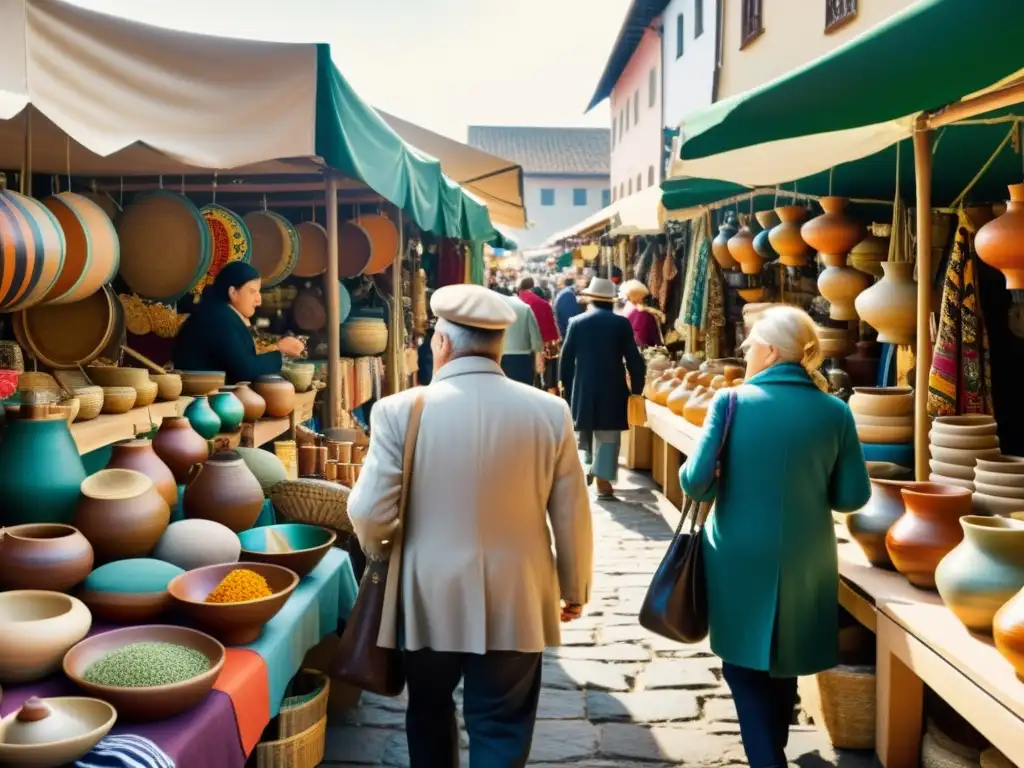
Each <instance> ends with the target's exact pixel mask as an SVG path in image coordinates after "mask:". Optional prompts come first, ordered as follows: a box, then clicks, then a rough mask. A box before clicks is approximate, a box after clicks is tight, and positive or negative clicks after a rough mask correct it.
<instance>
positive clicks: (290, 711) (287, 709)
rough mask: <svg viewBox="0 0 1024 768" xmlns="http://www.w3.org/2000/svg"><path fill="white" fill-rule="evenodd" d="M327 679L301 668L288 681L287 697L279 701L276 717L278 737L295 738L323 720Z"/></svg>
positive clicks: (325, 676) (326, 695) (329, 690)
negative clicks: (289, 693) (293, 677)
mask: <svg viewBox="0 0 1024 768" xmlns="http://www.w3.org/2000/svg"><path fill="white" fill-rule="evenodd" d="M330 695H331V680H330V678H329V677H327V675H325V674H324V673H322V672H317V671H316V670H315V669H303V670H302V671H301V672H299V674H298V675H296V676H295V679H294V680H292V685H291V695H289V696H287V697H285V700H284V701H283V702H281V712H280V714H279V715H278V716H277V730H278V738H281V739H288V738H291V737H292V736H298V735H299V734H301V733H302V732H303V731H307V730H309V729H310V728H312V727H313V726H314V725H316V724H317V723H319V722H320V721H321V720H323V719H324V718H325V717H327V700H328V698H329V697H330Z"/></svg>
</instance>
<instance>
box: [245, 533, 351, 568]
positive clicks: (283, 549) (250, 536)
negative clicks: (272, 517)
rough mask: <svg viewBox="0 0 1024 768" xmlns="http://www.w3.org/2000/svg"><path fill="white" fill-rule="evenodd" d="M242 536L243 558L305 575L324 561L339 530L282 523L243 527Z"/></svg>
mask: <svg viewBox="0 0 1024 768" xmlns="http://www.w3.org/2000/svg"><path fill="white" fill-rule="evenodd" d="M238 538H239V539H240V540H241V542H242V555H241V559H242V561H243V562H248V563H269V564H271V565H280V566H284V567H285V568H288V569H290V570H293V571H295V572H296V573H297V574H298V575H299V578H300V579H301V578H303V577H304V576H306V575H308V574H309V573H310V572H311V571H312V570H313V569H314V568H316V567H317V565H319V564H320V561H321V560H322V559H323V557H324V555H326V554H327V552H328V550H329V549H330V548H331V547H332V546H333V545H334V540H335V539H337V538H338V534H336V533H335V532H334V531H331V530H328V529H327V528H321V527H320V526H318V525H304V524H302V523H281V524H278V525H268V526H265V527H263V528H251V529H250V530H248V531H242V532H241V533H240V534H238Z"/></svg>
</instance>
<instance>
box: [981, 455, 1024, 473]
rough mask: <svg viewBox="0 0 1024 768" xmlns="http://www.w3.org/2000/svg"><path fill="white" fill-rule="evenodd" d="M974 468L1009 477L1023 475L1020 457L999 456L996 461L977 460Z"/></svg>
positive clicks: (1023, 466)
mask: <svg viewBox="0 0 1024 768" xmlns="http://www.w3.org/2000/svg"><path fill="white" fill-rule="evenodd" d="M976 466H977V467H978V469H983V470H985V471H986V472H1001V473H1005V474H1011V475H1024V458H1021V457H1020V456H1005V455H1004V456H1000V457H999V458H998V459H978V461H977V464H976Z"/></svg>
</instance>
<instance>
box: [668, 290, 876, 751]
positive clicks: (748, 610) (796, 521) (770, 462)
mask: <svg viewBox="0 0 1024 768" xmlns="http://www.w3.org/2000/svg"><path fill="white" fill-rule="evenodd" d="M744 347H745V352H746V358H747V372H746V380H745V381H746V383H745V384H743V385H742V386H740V387H739V388H738V389H737V390H735V405H734V411H733V416H732V420H731V424H730V426H729V429H728V434H727V436H726V433H725V426H726V414H727V408H728V407H729V406H728V403H729V397H728V395H727V394H726V392H725V391H723V392H720V393H718V394H717V395H716V397H715V399H714V400H713V401H712V404H711V406H710V408H709V410H708V416H707V421H706V422H705V424H704V429H703V432H702V434H701V437H700V440H699V441H698V443H697V446H696V448H695V449H694V451H693V453H691V454H690V457H689V459H688V460H687V461H686V463H685V464H684V465H683V468H682V469H681V470H680V473H679V479H680V483H681V484H682V488H683V490H684V491H685V492H686V493H687V494H688V495H689V496H690V497H691V498H693V499H696V500H698V501H706V500H710V499H711V498H712V497H714V498H715V507H714V511H713V512H712V513H711V516H710V517H709V518H708V520H707V524H706V526H705V527H704V531H703V536H704V539H703V545H704V558H705V570H706V576H707V589H708V608H709V616H710V625H711V648H712V650H713V651H714V652H715V653H716V654H718V655H719V656H720V657H721V658H722V661H723V664H722V671H723V675H724V677H725V681H726V683H727V684H728V685H729V688H730V689H731V691H732V695H733V698H734V700H735V702H736V711H737V713H738V714H739V723H740V732H741V734H742V737H743V746H744V749H745V750H746V753H747V760H748V762H749V764H750V765H751V766H752V767H753V768H776V767H777V766H778V767H780V768H781V767H784V766H785V765H786V756H785V753H784V750H785V747H786V744H787V741H788V738H789V725H790V722H791V720H792V717H793V708H794V703H795V699H796V689H797V677H799V676H800V675H813V674H815V673H816V672H821V671H822V670H825V669H829V668H831V667H834V666H835V665H836V664H837V663H838V651H839V644H838V630H837V627H838V620H839V617H838V608H837V604H836V594H837V592H838V589H839V571H838V564H837V556H836V540H835V533H834V531H833V523H832V511H833V510H835V511H838V512H851V511H853V510H855V509H859V508H860V507H862V506H864V504H866V503H867V501H868V497H869V495H870V486H869V483H868V474H867V469H866V468H865V464H864V455H863V453H862V452H861V447H860V442H859V441H858V439H857V430H856V427H855V426H854V422H853V416H852V415H851V414H850V409H849V408H848V407H847V405H846V404H845V403H844V402H843V401H841V400H839V399H837V398H835V397H832V396H830V395H829V394H827V385H826V384H825V381H824V378H823V377H822V376H821V374H820V373H818V366H819V365H820V364H821V361H822V351H821V343H820V341H819V340H818V336H817V333H816V331H815V328H814V323H813V321H812V320H811V319H810V317H809V316H808V315H807V314H806V313H805V312H803V311H801V310H799V309H796V308H795V307H776V308H773V309H769V310H768V311H767V312H765V313H764V314H763V315H762V316H761V319H759V320H758V321H757V323H756V324H755V325H754V327H753V329H752V330H751V333H750V336H749V337H748V339H747V341H746V342H745V344H744ZM723 437H725V446H724V449H723V450H722V453H721V459H720V466H719V457H718V451H719V446H720V445H721V444H722V440H723ZM719 473H720V474H719Z"/></svg>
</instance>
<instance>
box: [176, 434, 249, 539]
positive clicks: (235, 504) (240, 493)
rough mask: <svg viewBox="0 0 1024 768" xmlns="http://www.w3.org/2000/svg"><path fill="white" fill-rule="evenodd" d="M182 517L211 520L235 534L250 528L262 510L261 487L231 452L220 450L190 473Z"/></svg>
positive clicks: (243, 462) (240, 460)
mask: <svg viewBox="0 0 1024 768" xmlns="http://www.w3.org/2000/svg"><path fill="white" fill-rule="evenodd" d="M184 509H185V517H187V518H198V519H200V520H213V521H214V522H216V523H220V524H221V525H224V526H226V527H227V528H230V529H231V530H232V531H234V532H235V533H238V532H240V531H245V530H248V529H249V528H252V524H253V523H255V522H256V519H257V518H258V517H259V516H260V510H261V509H263V488H262V487H260V481H259V480H257V479H256V476H255V475H254V474H253V473H252V471H251V470H250V469H249V467H247V466H246V464H245V461H244V460H243V459H242V457H241V456H239V455H238V454H237V453H236V452H235V451H222V452H220V453H215V454H214V455H213V456H211V457H210V458H209V459H208V460H207V461H206V463H205V464H198V465H196V467H195V468H194V469H193V470H192V471H191V472H190V479H189V482H188V485H187V486H186V488H185V501H184Z"/></svg>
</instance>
